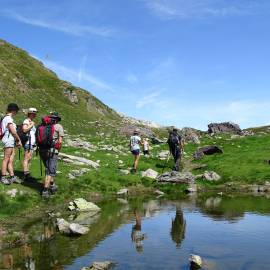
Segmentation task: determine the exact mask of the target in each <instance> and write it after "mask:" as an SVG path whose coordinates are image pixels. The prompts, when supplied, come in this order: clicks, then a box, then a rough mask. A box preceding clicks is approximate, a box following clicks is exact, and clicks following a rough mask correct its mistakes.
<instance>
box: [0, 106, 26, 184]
mask: <svg viewBox="0 0 270 270" xmlns="http://www.w3.org/2000/svg"><path fill="white" fill-rule="evenodd" d="M18 111H19V107H18V105H17V104H15V103H10V104H9V105H8V107H7V112H6V115H5V116H4V117H3V118H2V120H1V128H0V138H1V139H2V142H3V145H4V159H3V162H2V177H1V183H2V184H5V185H10V184H12V183H18V184H20V183H21V180H20V179H19V178H18V177H16V176H15V175H14V168H13V164H14V157H15V147H16V146H17V147H21V146H22V143H21V140H20V138H19V136H18V134H17V131H16V124H15V123H14V120H13V116H15V115H16V114H17V113H18ZM8 172H9V175H10V178H8V176H7V174H8Z"/></svg>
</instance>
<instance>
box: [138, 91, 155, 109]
mask: <svg viewBox="0 0 270 270" xmlns="http://www.w3.org/2000/svg"><path fill="white" fill-rule="evenodd" d="M159 96H160V92H153V93H151V94H149V95H147V96H144V97H142V98H141V99H140V100H138V101H137V103H136V108H138V109H141V108H143V107H145V106H146V105H152V104H155V103H157V102H158V97H159Z"/></svg>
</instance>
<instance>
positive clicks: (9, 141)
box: [2, 136, 16, 148]
mask: <svg viewBox="0 0 270 270" xmlns="http://www.w3.org/2000/svg"><path fill="white" fill-rule="evenodd" d="M2 143H3V145H4V148H14V147H15V145H16V144H15V140H14V138H13V137H12V136H9V138H3V140H2Z"/></svg>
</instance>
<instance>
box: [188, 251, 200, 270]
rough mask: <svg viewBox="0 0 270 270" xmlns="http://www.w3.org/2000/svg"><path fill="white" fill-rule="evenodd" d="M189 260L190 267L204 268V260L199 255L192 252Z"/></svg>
mask: <svg viewBox="0 0 270 270" xmlns="http://www.w3.org/2000/svg"><path fill="white" fill-rule="evenodd" d="M189 261H190V269H192V270H193V269H199V268H202V266H203V260H202V258H201V257H200V256H199V255H193V254H191V255H190V258H189Z"/></svg>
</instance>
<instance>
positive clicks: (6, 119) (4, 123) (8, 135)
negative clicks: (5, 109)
mask: <svg viewBox="0 0 270 270" xmlns="http://www.w3.org/2000/svg"><path fill="white" fill-rule="evenodd" d="M9 124H13V126H14V128H15V129H16V128H17V127H16V124H15V123H14V121H13V118H12V116H11V115H9V114H8V115H6V116H5V117H4V118H3V120H2V126H1V128H2V133H3V134H4V136H3V139H2V141H3V142H7V141H14V142H15V139H14V137H13V135H12V134H11V133H10V131H9V129H8V125H9Z"/></svg>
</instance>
